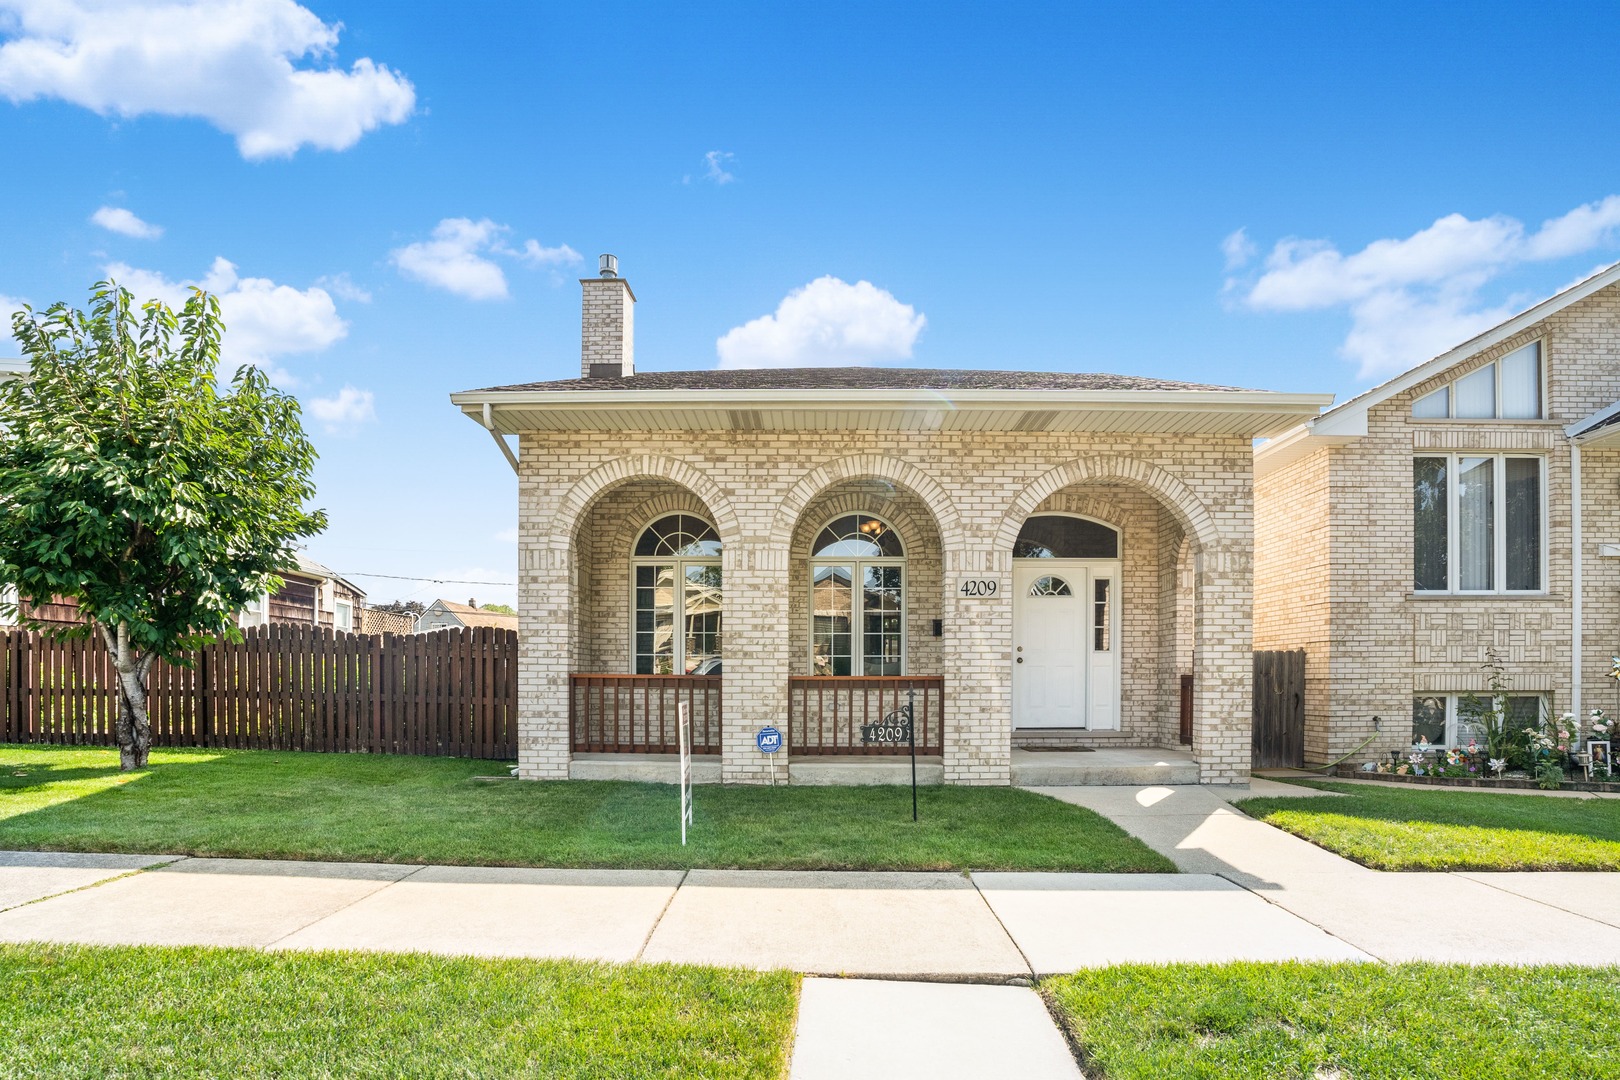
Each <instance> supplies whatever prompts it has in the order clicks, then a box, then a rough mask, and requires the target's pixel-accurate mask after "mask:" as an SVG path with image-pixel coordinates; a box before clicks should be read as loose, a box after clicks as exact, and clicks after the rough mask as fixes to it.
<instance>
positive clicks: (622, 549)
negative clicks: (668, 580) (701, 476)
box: [608, 488, 720, 556]
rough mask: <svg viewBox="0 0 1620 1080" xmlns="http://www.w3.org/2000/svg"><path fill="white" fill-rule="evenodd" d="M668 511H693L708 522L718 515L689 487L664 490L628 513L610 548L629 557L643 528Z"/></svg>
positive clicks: (669, 512) (676, 512) (614, 535)
mask: <svg viewBox="0 0 1620 1080" xmlns="http://www.w3.org/2000/svg"><path fill="white" fill-rule="evenodd" d="M667 514H692V515H695V516H697V517H700V518H703V519H704V520H705V521H712V520H713V517H714V515H713V514H712V513H711V512H710V511H709V508H708V506H706V505H705V504H704V502H703V500H702V499H700V498H698V497H697V495H695V494H693V492H692V491H690V490H689V489H687V488H672V489H670V490H669V491H660V492H659V493H658V494H657V495H653V496H651V497H650V498H646V499H643V500H642V501H641V502H639V503H637V504H636V506H635V507H634V508H633V509H632V510H631V511H630V512H629V513H627V514H625V515H624V518H623V520H622V521H621V522H620V523H619V528H618V529H617V530H616V531H615V532H614V534H613V536H612V537H611V539H610V546H609V547H608V550H609V551H610V552H614V553H615V554H616V555H626V556H628V555H629V554H630V553H631V549H632V548H633V547H634V546H635V543H636V537H638V536H640V535H641V531H642V530H643V529H645V528H646V527H647V526H648V525H651V524H652V523H653V522H655V521H657V520H658V519H659V518H661V517H664V516H665V515H667ZM719 528H720V526H719V525H718V524H716V525H715V530H716V531H718V530H719Z"/></svg>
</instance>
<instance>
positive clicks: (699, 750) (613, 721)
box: [568, 675, 721, 754]
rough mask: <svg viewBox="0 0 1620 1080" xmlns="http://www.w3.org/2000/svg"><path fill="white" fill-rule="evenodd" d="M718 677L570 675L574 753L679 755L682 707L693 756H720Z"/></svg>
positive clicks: (569, 699)
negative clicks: (683, 706)
mask: <svg viewBox="0 0 1620 1080" xmlns="http://www.w3.org/2000/svg"><path fill="white" fill-rule="evenodd" d="M720 678H721V677H720V676H719V675H570V676H569V677H568V715H569V717H570V725H569V726H570V727H571V729H572V731H573V743H574V749H575V750H576V751H578V752H581V753H587V754H676V753H679V752H680V749H681V744H680V738H681V735H680V714H679V712H678V711H677V710H678V709H679V706H680V703H681V702H683V701H684V702H686V703H687V704H688V705H689V706H690V707H691V724H692V753H694V754H718V753H719V752H720Z"/></svg>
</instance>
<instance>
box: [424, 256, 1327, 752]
mask: <svg viewBox="0 0 1620 1080" xmlns="http://www.w3.org/2000/svg"><path fill="white" fill-rule="evenodd" d="M582 286H583V289H584V309H583V320H582V326H583V334H582V337H583V349H582V356H581V363H580V377H579V378H577V379H564V380H558V381H553V382H539V383H524V384H519V385H512V386H498V387H492V388H489V389H485V390H474V391H468V392H465V393H459V394H454V395H452V397H451V401H452V402H453V403H454V404H455V405H456V406H458V407H459V408H460V409H461V410H462V411H463V412H464V413H465V414H466V415H467V416H468V417H469V418H471V419H473V420H474V421H476V422H477V423H479V424H480V425H482V426H483V427H485V428H486V429H487V430H488V431H489V432H490V433H491V435H492V436H493V437H494V439H495V441H496V442H497V443H499V444H500V447H501V449H502V451H503V453H504V454H505V455H506V457H507V459H508V461H509V463H510V464H511V465H512V467H513V469H514V471H516V472H517V473H518V485H519V496H518V512H519V551H518V567H519V571H518V574H519V606H520V607H521V609H522V612H523V616H522V645H521V654H520V655H521V659H520V672H519V686H520V689H519V699H518V708H519V719H518V724H519V745H520V748H521V749H520V759H519V768H520V775H522V776H525V777H530V778H565V777H568V776H569V775H570V771H571V768H572V767H574V766H576V765H579V764H582V762H576V761H575V754H576V753H581V754H591V755H592V756H593V758H594V757H599V756H600V754H601V753H602V752H607V753H625V754H630V755H632V756H634V755H636V754H640V753H646V752H657V751H668V750H671V749H673V748H674V743H673V741H672V740H673V739H674V735H673V732H674V730H675V727H674V723H673V709H672V708H666V704H667V703H668V702H670V701H671V700H672V698H671V695H677V696H681V697H682V700H686V701H690V702H692V703H694V704H695V707H696V708H698V709H699V710H709V709H711V708H713V707H714V703H716V702H718V701H719V700H720V698H721V695H722V690H721V687H722V686H723V721H722V722H721V728H720V731H719V734H718V744H719V746H720V750H721V753H720V762H719V770H718V771H719V772H720V774H721V775H722V776H723V777H724V778H725V779H726V780H728V781H732V782H744V783H765V782H770V781H771V780H772V779H773V777H775V776H778V775H785V774H783V773H781V771H780V770H781V769H782V761H783V759H784V758H793V759H796V760H797V759H801V758H805V757H811V756H813V755H816V754H840V753H850V752H855V753H861V754H876V753H883V752H888V751H887V749H886V747H887V744H885V742H884V740H890V741H891V742H892V739H893V737H894V736H893V731H894V730H895V729H894V728H893V726H892V725H890V726H889V727H888V730H884V728H885V725H880V724H879V723H878V721H880V720H885V719H886V718H888V717H892V716H894V714H895V711H896V710H897V706H899V705H901V704H903V700H902V699H903V695H904V691H905V690H906V689H911V690H914V691H917V692H918V693H919V695H920V696H919V698H918V699H917V700H918V701H919V702H920V703H922V704H920V705H919V708H924V707H928V706H927V705H926V703H927V702H938V701H940V700H941V698H942V699H943V728H944V730H943V745H942V747H941V748H940V749H936V750H934V751H933V753H932V754H931V755H930V756H929V759H928V763H927V764H928V767H929V768H930V769H932V770H933V774H932V775H936V776H942V777H943V779H944V780H945V782H947V783H957V784H1007V783H1009V782H1010V780H1011V778H1012V775H1013V773H1012V769H1013V762H1014V755H1015V751H1018V752H1019V753H1020V754H1022V752H1023V751H1024V750H1025V749H1026V748H1031V747H1034V748H1042V747H1054V746H1081V747H1084V746H1091V747H1150V748H1173V747H1175V746H1176V745H1177V743H1178V738H1179V726H1180V724H1179V721H1180V695H1181V689H1180V688H1181V675H1183V674H1184V673H1187V672H1192V673H1194V674H1195V676H1196V678H1195V679H1194V682H1193V687H1194V689H1193V694H1194V709H1193V716H1194V720H1193V730H1192V737H1191V742H1192V749H1191V756H1192V758H1193V759H1194V761H1195V762H1196V767H1194V766H1192V765H1189V766H1188V770H1189V772H1191V773H1192V775H1196V776H1198V777H1199V778H1201V779H1202V780H1203V781H1205V782H1208V783H1217V784H1232V783H1245V782H1246V781H1247V779H1248V776H1249V760H1250V720H1249V717H1250V688H1251V681H1252V680H1251V657H1250V638H1251V621H1250V620H1251V593H1252V585H1253V582H1252V576H1251V567H1252V556H1253V535H1252V532H1251V522H1252V483H1251V476H1252V456H1251V455H1252V446H1253V440H1254V439H1255V438H1257V437H1265V436H1275V435H1279V434H1281V433H1282V432H1284V431H1287V430H1289V429H1291V428H1293V427H1295V426H1296V425H1298V424H1299V423H1300V422H1302V421H1303V420H1305V419H1307V418H1309V417H1312V416H1315V415H1316V414H1317V413H1318V412H1319V410H1320V409H1321V408H1322V407H1323V406H1325V405H1327V404H1328V403H1330V402H1331V400H1332V398H1331V397H1330V396H1328V395H1318V394H1280V393H1272V392H1266V391H1254V390H1239V389H1233V388H1228V387H1220V386H1209V385H1197V384H1190V383H1178V382H1167V381H1162V380H1156V379H1147V378H1138V377H1133V376H1119V375H1099V374H1063V373H1056V372H1046V371H965V370H920V369H895V368H882V367H847V368H808V369H758V370H706V371H656V372H644V373H641V374H637V373H636V371H635V364H634V346H633V308H634V304H635V296H634V294H633V293H632V292H631V290H630V287H629V285H628V284H627V283H626V282H625V281H624V279H622V278H620V277H618V276H617V274H616V267H615V265H614V264H613V262H612V260H611V257H607V256H604V258H603V273H602V275H601V276H599V277H597V278H590V279H586V280H584V281H583V282H582ZM510 435H516V436H517V437H518V440H519V446H518V450H517V452H514V451H513V449H512V447H511V446H510V445H509V444H508V443H507V441H506V436H510ZM436 606H437V605H436ZM722 629H723V632H722ZM722 654H723V670H722V661H721V657H722ZM705 675H706V676H707V681H704V680H701V679H697V678H694V677H700V676H705ZM687 679H693V681H690V682H686V681H683V680H687ZM884 680H889V681H884ZM683 688H684V689H683ZM932 707H933V708H938V707H939V706H938V705H937V704H936V705H934V706H932ZM938 715H939V714H938V713H937V712H936V713H935V714H934V716H935V717H936V718H937V717H938ZM918 719H919V722H920V723H924V725H925V726H924V730H926V721H925V720H924V718H923V717H922V716H921V715H919V717H918ZM766 726H773V727H776V728H778V729H780V730H781V731H782V732H784V733H785V735H786V746H785V748H784V749H783V750H782V751H781V753H779V754H777V755H774V756H767V755H765V754H762V753H760V752H759V750H758V749H757V748H756V735H757V734H758V733H759V731H760V729H761V728H763V727H766ZM705 745H707V744H705ZM902 749H903V747H902ZM1037 756H1040V755H1031V757H1032V758H1033V757H1037ZM1046 756H1050V755H1046ZM1020 760H1024V759H1023V758H1022V757H1020ZM591 764H592V765H593V767H594V765H596V764H599V762H596V761H594V760H593V761H592V762H591ZM574 772H575V773H576V774H581V770H580V769H577V768H575V769H574Z"/></svg>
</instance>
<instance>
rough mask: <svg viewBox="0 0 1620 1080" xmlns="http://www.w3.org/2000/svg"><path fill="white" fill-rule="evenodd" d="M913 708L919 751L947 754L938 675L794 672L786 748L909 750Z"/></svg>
mask: <svg viewBox="0 0 1620 1080" xmlns="http://www.w3.org/2000/svg"><path fill="white" fill-rule="evenodd" d="M912 703H915V704H914V705H913V708H914V710H915V712H914V721H915V725H916V737H917V753H919V754H939V753H943V749H942V747H943V746H944V730H943V729H944V721H945V680H944V679H942V678H940V677H939V676H938V675H918V676H911V675H795V676H793V677H791V678H789V679H788V737H787V738H788V752H789V753H792V754H909V753H910V752H911V748H910V744H909V743H908V742H907V741H906V739H905V737H904V730H905V729H904V727H903V725H904V722H905V717H904V714H903V712H902V709H903V708H904V707H905V706H907V705H908V704H912Z"/></svg>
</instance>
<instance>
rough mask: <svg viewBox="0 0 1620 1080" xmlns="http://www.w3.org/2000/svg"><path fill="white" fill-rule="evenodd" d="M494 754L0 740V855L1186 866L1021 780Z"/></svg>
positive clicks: (1128, 868)
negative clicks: (534, 769) (599, 766)
mask: <svg viewBox="0 0 1620 1080" xmlns="http://www.w3.org/2000/svg"><path fill="white" fill-rule="evenodd" d="M505 770H506V766H505V765H503V764H501V763H498V762H480V761H468V760H464V759H455V758H417V757H395V756H387V755H364V754H311V753H276V752H268V751H240V750H180V749H175V750H155V751H153V753H152V767H151V768H149V769H147V770H145V771H144V772H140V773H133V774H120V773H119V772H118V768H117V754H116V752H115V751H112V750H105V749H99V748H96V749H91V748H82V747H61V746H17V745H0V849H8V848H9V849H30V850H62V851H108V852H159V853H174V854H188V855H211V856H220V857H236V858H267V859H315V860H327V861H331V860H348V861H357V862H413V863H445V864H453V865H483V866H554V867H640V868H649V869H666V868H667V869H682V868H687V867H717V868H751V869H793V870H967V869H975V870H1073V871H1095V872H1133V871H1147V872H1161V873H1170V872H1174V870H1175V867H1174V866H1173V865H1172V864H1171V863H1170V861H1169V860H1167V859H1165V858H1164V857H1163V856H1161V855H1159V854H1157V853H1156V852H1154V851H1153V850H1152V849H1150V848H1148V847H1147V846H1146V845H1144V844H1142V843H1141V842H1140V841H1138V840H1136V839H1135V838H1134V837H1132V836H1130V835H1129V834H1127V833H1126V832H1125V831H1124V830H1122V829H1120V828H1119V827H1118V826H1117V825H1115V824H1113V823H1112V822H1110V821H1108V820H1107V819H1106V818H1103V817H1101V816H1100V815H1098V814H1095V813H1093V812H1091V811H1090V810H1086V809H1083V808H1081V807H1078V806H1071V805H1069V804H1067V803H1062V802H1059V801H1057V800H1056V799H1051V798H1047V797H1046V796H1043V795H1036V794H1033V793H1031V792H1027V791H1019V790H1014V789H1011V788H984V787H928V788H923V789H922V790H921V794H920V802H921V812H920V821H918V822H917V823H915V824H913V822H912V820H911V791H910V789H909V788H903V787H859V788H855V787H777V788H771V787H756V786H734V787H721V786H718V785H716V786H703V787H699V788H697V789H696V791H695V793H694V804H695V817H696V821H695V823H694V825H693V827H692V830H691V835H690V843H689V844H688V846H687V847H684V848H683V847H682V846H681V843H680V826H679V820H678V801H679V800H678V796H677V791H676V788H675V787H674V786H673V785H667V784H635V783H623V782H609V781H584V780H574V781H564V782H553V783H542V782H529V781H504V782H499V783H485V782H479V781H476V780H473V779H472V777H475V776H479V775H489V774H492V773H504V772H505Z"/></svg>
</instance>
